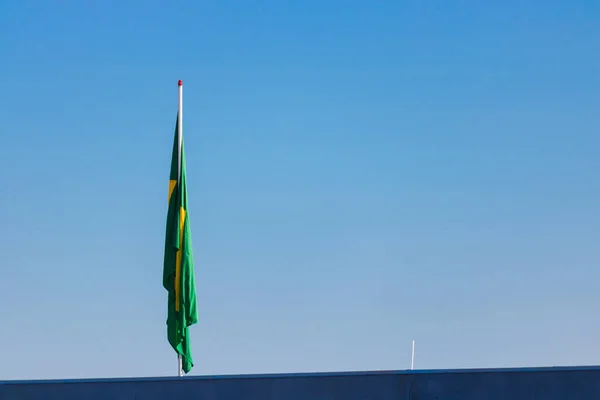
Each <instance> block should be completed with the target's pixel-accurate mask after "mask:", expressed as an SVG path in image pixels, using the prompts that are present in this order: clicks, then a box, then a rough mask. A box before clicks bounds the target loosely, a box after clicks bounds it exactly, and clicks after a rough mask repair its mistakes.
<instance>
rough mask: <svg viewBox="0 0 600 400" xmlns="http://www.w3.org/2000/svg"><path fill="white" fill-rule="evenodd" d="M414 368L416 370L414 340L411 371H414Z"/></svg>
mask: <svg viewBox="0 0 600 400" xmlns="http://www.w3.org/2000/svg"><path fill="white" fill-rule="evenodd" d="M414 368H415V341H414V340H413V345H412V357H411V359H410V369H411V370H413V369H414Z"/></svg>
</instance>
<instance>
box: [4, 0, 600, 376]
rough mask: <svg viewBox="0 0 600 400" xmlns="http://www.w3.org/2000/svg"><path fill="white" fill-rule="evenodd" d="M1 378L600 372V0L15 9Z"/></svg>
mask: <svg viewBox="0 0 600 400" xmlns="http://www.w3.org/2000/svg"><path fill="white" fill-rule="evenodd" d="M0 55H1V62H0V88H1V90H0V139H1V142H0V143H1V145H0V180H1V181H2V187H3V189H2V190H1V191H0V238H1V240H0V267H1V268H2V275H1V276H2V278H1V279H0V379H20V378H67V377H113V376H147V375H152V376H153V375H173V374H175V373H176V369H177V365H176V358H175V353H174V352H173V351H172V350H171V348H170V347H169V345H168V343H167V340H166V325H165V318H166V292H165V290H164V289H163V288H162V285H161V283H162V282H161V277H162V275H161V274H162V256H163V242H164V233H165V226H164V224H165V217H166V206H167V204H166V198H167V189H168V174H169V166H170V155H171V145H172V135H173V130H174V124H175V114H176V111H177V80H178V79H182V80H183V82H184V104H185V119H184V135H185V138H186V139H185V140H186V158H187V166H188V184H189V192H188V193H189V198H190V203H191V205H190V217H191V224H192V235H193V243H194V252H195V262H196V278H197V285H198V307H199V314H200V322H199V324H198V325H197V326H195V327H194V328H193V329H192V330H191V334H192V346H193V351H194V357H195V361H196V367H195V368H194V369H193V371H192V374H225V373H260V372H300V371H332V370H364V369H405V368H408V367H409V366H410V346H411V340H412V339H416V362H415V366H416V367H417V368H460V367H504V366H547V365H573V364H577V365H579V364H600V344H599V343H600V342H599V340H600V314H599V313H598V311H597V309H598V304H599V303H600V290H599V289H598V288H599V287H600V286H599V282H600V270H599V268H598V267H599V265H600V263H599V262H600V179H599V178H598V176H599V175H598V174H599V172H600V3H598V2H597V1H591V0H588V1H583V0H572V1H565V0H546V1H535V0H534V1H529V2H525V1H516V0H505V1H479V0H472V1H466V0H462V1H446V0H396V1H353V0H344V1H342V0H303V1H294V2H292V1H281V0H270V1H268V0H260V1H259V0H256V1H237V0H236V1H233V0H218V1H217V0H213V1H204V0H203V1H179V2H173V3H169V2H166V1H143V2H142V1H128V2H118V1H75V0H71V1H64V2H51V1H45V2H44V1H33V0H29V1H25V0H7V1H2V2H0Z"/></svg>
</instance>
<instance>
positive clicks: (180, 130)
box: [177, 80, 183, 376]
mask: <svg viewBox="0 0 600 400" xmlns="http://www.w3.org/2000/svg"><path fill="white" fill-rule="evenodd" d="M177 86H178V89H179V96H178V97H179V104H178V108H177V144H178V148H177V185H179V184H180V182H181V145H182V143H183V82H181V80H179V82H177ZM177 375H179V376H183V361H182V359H181V354H177Z"/></svg>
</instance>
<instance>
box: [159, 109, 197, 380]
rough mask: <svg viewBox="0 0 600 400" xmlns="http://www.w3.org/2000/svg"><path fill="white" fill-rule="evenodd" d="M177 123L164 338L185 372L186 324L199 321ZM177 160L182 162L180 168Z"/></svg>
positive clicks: (188, 356) (188, 365) (189, 362)
mask: <svg viewBox="0 0 600 400" xmlns="http://www.w3.org/2000/svg"><path fill="white" fill-rule="evenodd" d="M178 118H179V117H178ZM177 126H178V124H176V125H175V139H174V142H173V154H172V158H171V175H170V179H169V200H168V201H169V209H168V211H167V230H166V234H165V259H164V265H163V286H164V288H165V289H166V290H167V291H168V292H169V296H168V297H169V300H168V307H167V308H168V313H167V338H168V340H169V343H170V344H171V347H173V349H174V350H175V352H177V354H180V355H181V359H182V368H183V371H184V372H185V373H186V374H187V373H188V372H189V371H190V370H191V369H192V367H193V366H194V362H193V360H192V352H191V349H190V335H189V329H188V328H189V327H190V326H191V325H194V324H195V323H197V322H198V309H197V307H196V282H195V276H194V260H193V254H192V237H191V230H190V217H189V213H188V199H187V188H186V181H185V178H186V174H185V157H184V152H183V140H182V144H181V149H179V141H178V138H177V136H178V135H177V129H178V127H177ZM180 152H181V153H180ZM179 162H181V169H180V168H179ZM180 171H181V172H180Z"/></svg>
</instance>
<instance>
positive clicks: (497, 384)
mask: <svg viewBox="0 0 600 400" xmlns="http://www.w3.org/2000/svg"><path fill="white" fill-rule="evenodd" d="M34 399H44V400H74V399H78V400H79V399H85V400H97V399H98V400H99V399H111V400H125V399H127V400H133V399H136V400H146V399H147V400H159V399H160V400H167V399H168V400H170V399H178V400H192V399H198V400H238V399H243V400H459V399H460V400H559V399H560V400H579V399H582V400H583V399H586V400H587V399H589V400H592V399H593V400H600V368H596V367H589V368H583V367H579V368H545V369H510V370H464V371H460V370H458V371H415V372H407V371H400V372H393V371H391V372H356V373H331V374H291V375H255V376H225V377H190V378H156V379H150V378H143V379H112V380H111V379H106V380H81V381H78V380H72V381H37V382H35V381H32V382H24V381H23V382H18V381H17V382H14V381H13V382H0V400H34Z"/></svg>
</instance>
